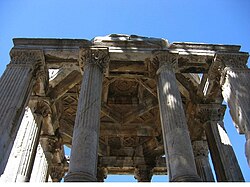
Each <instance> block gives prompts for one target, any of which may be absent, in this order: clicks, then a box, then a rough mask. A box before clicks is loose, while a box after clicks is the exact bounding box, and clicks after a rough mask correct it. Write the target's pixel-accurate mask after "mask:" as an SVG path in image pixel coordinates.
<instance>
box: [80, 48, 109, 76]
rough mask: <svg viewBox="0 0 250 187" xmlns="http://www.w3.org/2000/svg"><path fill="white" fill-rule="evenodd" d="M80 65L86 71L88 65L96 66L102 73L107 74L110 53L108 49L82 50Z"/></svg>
mask: <svg viewBox="0 0 250 187" xmlns="http://www.w3.org/2000/svg"><path fill="white" fill-rule="evenodd" d="M79 64H80V67H81V69H82V70H83V71H84V67H85V66H86V65H91V64H95V65H97V66H99V67H100V69H101V71H102V72H104V73H107V71H108V65H109V52H108V49H107V48H89V49H81V50H80V53H79Z"/></svg>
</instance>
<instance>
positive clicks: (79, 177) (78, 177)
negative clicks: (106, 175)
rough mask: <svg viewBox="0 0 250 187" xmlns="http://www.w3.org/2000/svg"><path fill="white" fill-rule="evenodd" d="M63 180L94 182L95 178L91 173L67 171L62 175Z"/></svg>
mask: <svg viewBox="0 0 250 187" xmlns="http://www.w3.org/2000/svg"><path fill="white" fill-rule="evenodd" d="M64 181H65V182H96V181H97V179H96V177H94V176H93V175H91V174H89V173H86V172H81V171H78V172H69V173H68V174H67V175H66V176H65V177H64Z"/></svg>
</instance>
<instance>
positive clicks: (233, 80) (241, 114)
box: [214, 52, 250, 167]
mask: <svg viewBox="0 0 250 187" xmlns="http://www.w3.org/2000/svg"><path fill="white" fill-rule="evenodd" d="M248 56H249V55H248V53H243V52H239V53H217V54H216V56H215V60H214V64H215V65H217V66H218V65H220V66H221V67H220V73H221V82H220V84H221V88H222V95H223V98H224V100H225V101H226V102H227V103H228V106H229V108H230V114H231V117H232V119H233V122H234V124H235V127H236V128H237V130H238V132H239V133H240V134H245V137H246V144H245V154H246V157H247V162H248V165H249V167H250V107H249V106H250V95H249V90H250V81H249V80H250V69H249V68H248V67H247V66H246V63H247V59H248Z"/></svg>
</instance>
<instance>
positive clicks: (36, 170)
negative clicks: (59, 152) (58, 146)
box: [30, 143, 48, 182]
mask: <svg viewBox="0 0 250 187" xmlns="http://www.w3.org/2000/svg"><path fill="white" fill-rule="evenodd" d="M47 178H48V162H47V159H46V157H45V154H44V152H43V149H42V146H41V144H40V143H39V145H38V147H37V151H36V157H35V162H34V166H33V170H32V173H31V177H30V182H46V181H47Z"/></svg>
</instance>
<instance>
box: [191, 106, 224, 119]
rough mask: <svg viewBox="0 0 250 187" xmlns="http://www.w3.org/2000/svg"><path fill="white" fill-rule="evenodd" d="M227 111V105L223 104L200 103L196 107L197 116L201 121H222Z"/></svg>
mask: <svg viewBox="0 0 250 187" xmlns="http://www.w3.org/2000/svg"><path fill="white" fill-rule="evenodd" d="M225 111H226V105H221V104H199V105H197V108H196V118H198V119H199V120H200V122H201V123H206V122H208V121H222V120H223V118H224V114H225Z"/></svg>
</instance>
